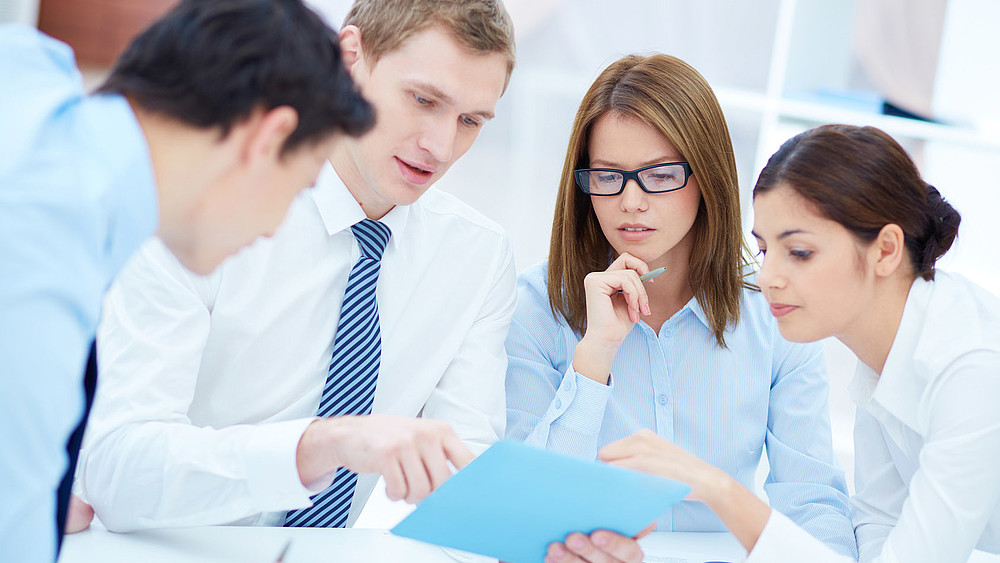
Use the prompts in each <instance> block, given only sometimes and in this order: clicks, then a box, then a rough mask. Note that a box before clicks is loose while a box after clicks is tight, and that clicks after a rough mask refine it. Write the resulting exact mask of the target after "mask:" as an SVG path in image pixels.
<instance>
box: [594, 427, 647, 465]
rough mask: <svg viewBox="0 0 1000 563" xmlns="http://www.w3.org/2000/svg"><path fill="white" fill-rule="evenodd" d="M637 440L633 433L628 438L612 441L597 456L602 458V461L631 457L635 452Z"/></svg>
mask: <svg viewBox="0 0 1000 563" xmlns="http://www.w3.org/2000/svg"><path fill="white" fill-rule="evenodd" d="M637 441H638V439H637V438H636V436H635V435H634V434H633V435H632V436H629V437H627V438H622V439H621V440H618V441H616V442H611V443H610V444H608V445H606V446H604V447H603V448H601V449H600V450H599V451H598V452H597V457H598V458H600V459H601V461H607V462H612V461H615V460H618V459H622V458H625V457H629V456H631V455H632V454H633V453H634V452H635V448H636V442H637Z"/></svg>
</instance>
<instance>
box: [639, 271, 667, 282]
mask: <svg viewBox="0 0 1000 563" xmlns="http://www.w3.org/2000/svg"><path fill="white" fill-rule="evenodd" d="M666 271H667V269H666V268H657V269H655V270H650V271H648V272H646V273H645V274H643V275H641V276H639V281H641V282H642V283H646V282H648V281H649V280H651V279H653V278H655V277H656V276H658V275H660V274H662V273H663V272H666Z"/></svg>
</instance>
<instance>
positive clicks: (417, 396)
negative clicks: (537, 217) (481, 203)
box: [77, 165, 516, 531]
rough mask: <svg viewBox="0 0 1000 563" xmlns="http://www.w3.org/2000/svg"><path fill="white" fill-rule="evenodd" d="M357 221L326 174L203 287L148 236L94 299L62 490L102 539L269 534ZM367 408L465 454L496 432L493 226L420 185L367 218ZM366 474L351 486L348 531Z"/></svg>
mask: <svg viewBox="0 0 1000 563" xmlns="http://www.w3.org/2000/svg"><path fill="white" fill-rule="evenodd" d="M364 218H365V215H364V212H363V211H362V210H361V207H360V206H359V205H358V203H357V201H356V200H355V199H354V198H353V197H352V196H351V194H350V192H348V190H347V188H346V187H345V186H344V185H343V183H342V182H341V181H340V179H339V177H338V176H337V174H336V173H335V172H334V171H333V169H332V167H330V166H329V165H327V167H326V168H325V169H324V170H323V172H322V173H321V174H320V178H319V180H318V181H317V186H316V187H315V188H314V189H312V190H308V191H307V192H304V193H303V194H302V195H300V196H299V197H298V198H297V199H296V200H295V201H294V202H293V205H292V207H291V209H290V211H289V215H288V218H287V219H286V220H285V223H284V224H283V225H282V226H281V228H280V229H279V230H278V232H277V233H276V234H275V235H274V237H272V238H270V239H262V240H259V241H257V243H255V244H254V245H253V246H252V247H249V248H247V249H244V251H242V252H241V253H239V254H238V255H236V256H235V257H233V258H231V259H229V260H228V261H226V262H225V263H224V264H223V265H222V266H221V267H220V268H219V269H218V270H217V271H216V272H214V273H213V274H211V275H210V276H206V277H198V276H195V275H193V274H191V273H189V272H188V271H186V270H185V269H184V268H183V267H182V266H181V265H180V264H179V263H178V262H177V261H176V260H175V259H174V258H173V257H172V256H171V255H170V253H169V252H168V251H167V250H166V248H165V247H164V246H163V245H162V243H161V242H159V241H158V240H157V241H153V242H151V243H150V244H148V245H147V246H145V247H144V248H143V250H142V252H141V253H140V255H139V256H138V257H137V258H135V259H134V260H133V261H132V262H130V264H129V265H128V266H127V267H126V269H125V270H124V271H123V272H122V274H121V276H120V277H119V278H118V281H117V282H116V283H115V284H114V285H113V287H112V289H111V291H110V293H109V294H108V298H107V300H106V302H105V310H104V318H103V321H102V324H101V327H100V330H99V333H98V347H99V352H98V361H99V366H100V378H99V381H100V383H99V386H98V392H97V398H96V402H95V405H94V410H93V412H92V413H91V416H90V422H89V426H88V429H87V436H86V438H85V443H84V450H83V451H82V452H81V457H80V469H79V471H78V475H77V478H78V489H79V491H80V493H81V494H82V496H83V497H84V498H85V499H86V500H87V501H89V502H90V503H91V504H93V506H94V508H95V510H96V511H97V514H98V516H99V517H100V518H101V520H102V522H103V523H104V524H105V525H106V526H107V527H108V528H109V529H111V530H116V531H117V530H131V529H138V528H146V527H160V526H193V525H208V524H224V523H241V524H260V525H280V524H281V523H282V522H283V521H284V515H285V512H286V511H287V510H289V509H293V508H301V507H305V506H309V504H310V501H309V496H310V495H311V494H315V493H316V492H318V491H320V490H322V489H323V488H325V487H327V486H329V484H330V482H331V480H332V477H333V474H332V473H331V474H330V475H328V476H327V477H326V478H324V479H322V480H321V482H317V483H311V484H310V486H309V487H304V486H303V485H302V484H301V482H300V480H299V476H298V470H297V468H296V464H295V456H296V448H297V445H298V442H299V438H300V437H301V435H302V433H303V432H304V431H305V428H306V426H308V425H309V423H310V422H311V421H312V420H313V419H314V418H313V417H314V416H315V414H316V410H317V408H318V406H319V401H320V396H321V394H322V391H323V387H324V385H325V382H326V377H327V369H328V366H329V363H330V358H331V354H332V350H333V342H334V335H335V332H336V328H337V323H338V321H339V313H340V307H341V303H342V300H343V296H344V290H345V288H346V286H347V278H348V274H349V273H350V270H351V268H352V266H353V264H354V263H355V261H357V259H358V256H359V252H360V251H359V249H358V245H357V243H356V242H355V240H354V235H353V234H352V232H351V229H350V227H351V225H352V224H354V223H356V222H358V221H360V220H362V219H364ZM381 221H382V222H383V223H385V224H386V225H387V226H388V227H389V228H390V229H391V230H392V235H391V237H390V240H389V244H388V246H387V248H386V251H385V254H384V256H383V258H382V265H381V274H380V276H379V281H378V288H377V290H376V297H377V299H378V306H379V316H380V326H381V334H382V358H381V368H380V370H379V376H378V385H377V389H376V391H375V400H374V405H373V407H372V412H373V413H379V414H393V415H400V416H411V417H412V416H423V417H425V418H434V419H441V420H446V421H448V422H449V423H451V425H452V427H453V428H454V430H455V432H456V434H457V435H458V436H459V437H460V438H461V439H462V440H464V441H465V442H466V444H467V445H469V447H470V448H472V449H473V450H474V451H477V452H481V451H483V450H484V449H485V448H486V447H488V446H489V444H492V443H493V442H495V441H496V440H497V439H499V438H500V437H502V436H503V432H504V420H505V412H504V409H505V403H504V390H503V385H504V374H505V370H506V354H505V352H504V339H505V337H506V335H507V328H508V326H509V324H510V320H511V316H512V315H513V312H514V303H515V284H516V274H515V269H514V263H513V256H512V253H511V249H510V246H509V243H508V240H507V238H506V236H505V235H504V233H503V232H502V230H501V228H500V227H499V226H497V225H495V224H494V223H492V222H490V221H489V220H488V219H486V218H484V217H483V216H482V215H480V214H479V213H477V212H475V211H474V210H472V209H471V208H470V207H468V206H467V205H465V204H463V203H461V202H460V201H458V200H457V199H455V198H454V197H452V196H450V195H448V194H445V193H443V192H440V191H438V190H435V189H433V188H432V189H431V190H429V191H428V192H427V193H425V194H424V195H423V196H422V197H421V198H420V199H419V200H418V201H417V202H416V203H414V204H413V205H410V206H408V207H396V208H395V209H393V210H392V211H390V212H389V213H388V214H387V215H386V216H385V217H383V218H382V220H381ZM377 478H378V476H377V475H361V476H360V478H359V480H358V485H357V489H356V492H355V496H354V502H353V505H352V507H351V514H350V517H349V519H348V525H350V524H352V523H353V522H354V521H355V519H356V518H357V516H358V513H359V512H360V510H361V508H362V506H363V505H364V503H365V501H366V500H367V498H368V495H370V494H371V490H372V487H373V486H374V484H375V482H376V480H377Z"/></svg>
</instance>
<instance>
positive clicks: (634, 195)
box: [618, 179, 649, 213]
mask: <svg viewBox="0 0 1000 563" xmlns="http://www.w3.org/2000/svg"><path fill="white" fill-rule="evenodd" d="M648 195H649V194H647V193H646V192H644V191H642V188H640V187H639V183H638V182H636V181H635V180H631V179H630V180H628V181H627V182H625V188H624V189H623V190H622V193H621V194H620V195H619V196H618V197H619V204H620V205H621V207H622V211H625V212H629V213H631V212H634V211H645V210H646V209H648V208H649V200H648V199H647V196H648Z"/></svg>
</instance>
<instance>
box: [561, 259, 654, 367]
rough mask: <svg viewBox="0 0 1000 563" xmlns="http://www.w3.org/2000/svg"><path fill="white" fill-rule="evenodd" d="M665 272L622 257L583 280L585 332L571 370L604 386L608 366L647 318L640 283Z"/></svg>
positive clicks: (647, 298) (647, 304)
mask: <svg viewBox="0 0 1000 563" xmlns="http://www.w3.org/2000/svg"><path fill="white" fill-rule="evenodd" d="M664 271H666V269H665V268H657V269H656V270H653V271H650V269H649V266H647V265H646V263H645V262H643V261H642V260H640V259H639V258H636V257H635V256H632V255H631V254H628V253H623V254H622V255H621V256H619V257H618V259H617V260H615V261H614V262H612V263H611V265H610V266H608V269H607V270H605V271H603V272H592V273H590V274H588V275H587V277H586V278H585V279H584V289H585V291H586V295H587V329H586V333H585V334H584V336H583V339H582V340H580V343H579V344H578V345H577V348H576V354H575V356H574V359H573V369H574V370H576V371H577V373H580V374H581V375H583V376H585V377H588V378H590V379H593V380H594V381H597V382H598V383H604V384H607V382H608V377H609V375H610V370H611V364H612V363H614V359H615V355H616V354H617V353H618V348H619V347H620V346H621V343H622V342H623V341H624V340H625V337H626V336H628V333H629V332H631V330H632V327H633V326H635V323H637V322H639V320H640V319H641V318H642V317H643V316H646V315H649V314H650V310H649V296H648V295H647V294H646V289H645V287H643V283H645V282H647V281H650V280H652V279H653V278H655V277H656V276H658V275H660V274H662V273H663V272H664Z"/></svg>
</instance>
